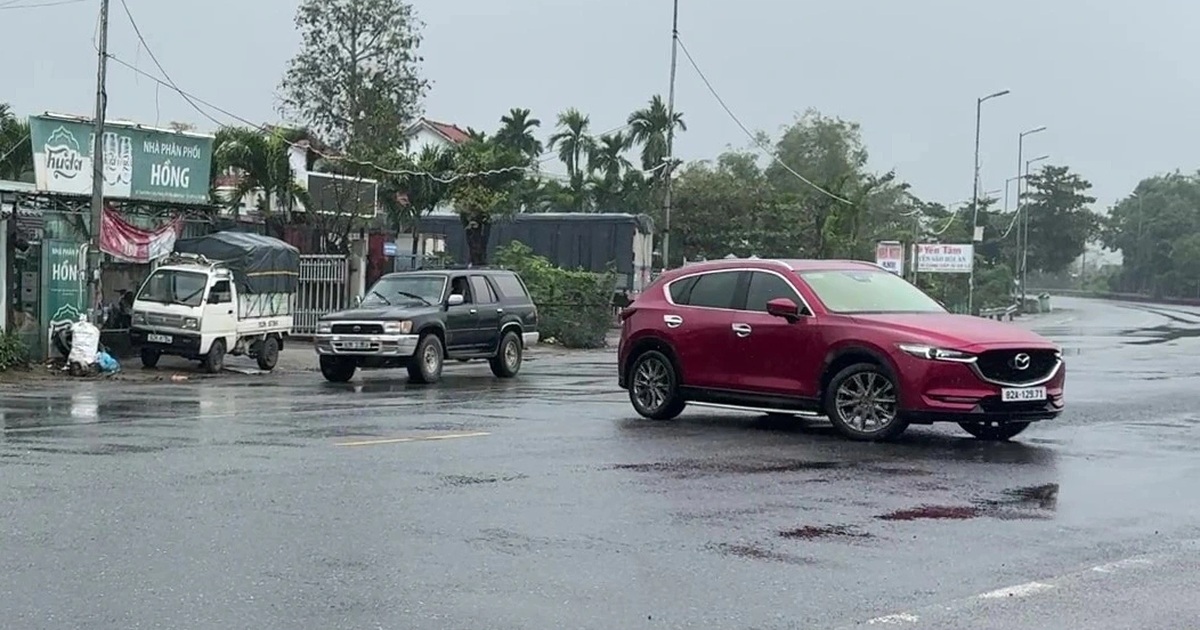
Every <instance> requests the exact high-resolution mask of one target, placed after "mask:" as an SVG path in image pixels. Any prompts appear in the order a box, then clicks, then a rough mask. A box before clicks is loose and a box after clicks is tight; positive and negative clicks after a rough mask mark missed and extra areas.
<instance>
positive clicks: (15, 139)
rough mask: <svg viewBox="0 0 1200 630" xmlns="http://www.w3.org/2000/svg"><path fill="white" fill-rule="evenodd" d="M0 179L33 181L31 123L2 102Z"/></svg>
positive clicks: (0, 106) (0, 109)
mask: <svg viewBox="0 0 1200 630" xmlns="http://www.w3.org/2000/svg"><path fill="white" fill-rule="evenodd" d="M0 179H8V180H13V181H33V144H32V143H31V142H30V140H29V123H27V122H25V121H23V120H21V119H19V118H17V117H16V116H15V115H14V114H13V113H12V109H10V108H9V106H8V105H7V104H6V103H0Z"/></svg>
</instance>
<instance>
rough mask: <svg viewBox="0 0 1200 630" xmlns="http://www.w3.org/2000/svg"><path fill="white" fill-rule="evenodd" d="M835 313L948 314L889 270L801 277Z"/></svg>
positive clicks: (816, 273) (837, 271)
mask: <svg viewBox="0 0 1200 630" xmlns="http://www.w3.org/2000/svg"><path fill="white" fill-rule="evenodd" d="M800 277H802V278H804V281H805V282H806V283H808V286H809V287H811V288H812V290H813V293H816V294H817V297H818V298H819V299H820V300H821V303H822V304H824V305H825V308H826V310H828V311H830V312H832V313H944V312H946V309H945V308H943V307H942V305H941V304H938V302H937V300H934V299H933V298H931V297H929V296H928V295H925V294H924V293H923V292H922V291H921V290H920V289H918V288H917V287H914V286H913V285H911V284H909V283H908V282H907V281H905V280H904V279H903V278H900V277H899V276H897V275H895V274H893V273H891V272H889V271H873V270H859V269H835V270H825V271H807V272H804V273H801V274H800Z"/></svg>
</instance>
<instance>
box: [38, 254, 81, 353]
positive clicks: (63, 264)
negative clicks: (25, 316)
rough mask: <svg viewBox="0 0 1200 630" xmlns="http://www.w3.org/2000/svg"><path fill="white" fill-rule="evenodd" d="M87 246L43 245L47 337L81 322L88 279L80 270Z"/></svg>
mask: <svg viewBox="0 0 1200 630" xmlns="http://www.w3.org/2000/svg"><path fill="white" fill-rule="evenodd" d="M85 247H86V246H85V245H81V244H79V243H75V242H72V241H59V240H48V241H44V242H43V243H42V277H44V278H45V287H46V293H45V299H44V300H42V305H43V307H42V313H43V317H44V318H45V320H46V322H45V323H46V324H47V326H46V328H45V329H44V330H46V332H47V335H50V334H53V332H54V331H55V330H58V329H59V328H62V327H64V326H70V325H71V323H72V322H76V321H79V315H80V313H85V312H86V309H87V304H86V300H85V298H86V297H87V291H86V289H85V287H86V286H87V278H86V277H85V275H86V274H85V272H84V271H83V270H82V269H81V268H80V262H81V261H82V260H83V256H84V253H85V252H86V249H84V248H85Z"/></svg>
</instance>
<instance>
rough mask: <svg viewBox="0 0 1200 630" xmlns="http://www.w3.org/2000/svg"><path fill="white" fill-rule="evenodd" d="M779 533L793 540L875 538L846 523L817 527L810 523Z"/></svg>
mask: <svg viewBox="0 0 1200 630" xmlns="http://www.w3.org/2000/svg"><path fill="white" fill-rule="evenodd" d="M779 535H780V536H782V537H784V538H788V539H792V540H816V539H818V538H874V536H873V535H872V534H868V533H866V532H860V531H857V530H855V529H854V528H852V527H847V526H845V525H825V526H823V527H816V526H812V525H808V526H805V527H798V528H796V529H789V530H786V531H782V532H779Z"/></svg>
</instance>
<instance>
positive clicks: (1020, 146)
mask: <svg viewBox="0 0 1200 630" xmlns="http://www.w3.org/2000/svg"><path fill="white" fill-rule="evenodd" d="M1045 130H1046V126H1045V125H1042V126H1040V127H1034V128H1033V129H1029V130H1027V131H1022V132H1021V133H1019V134H1017V217H1018V219H1019V220H1020V221H1021V225H1022V226H1023V225H1025V220H1024V218H1023V217H1024V215H1022V214H1021V183H1022V182H1021V180H1022V179H1023V178H1024V175H1022V174H1021V164H1022V163H1023V162H1022V160H1024V159H1025V155H1024V151H1025V136H1032V135H1033V134H1035V133H1041V132H1043V131H1045ZM1023 231H1024V229H1023V228H1022V229H1018V230H1017V251H1021V252H1024V251H1025V250H1024V249H1022V245H1021V243H1023V242H1024V241H1023V240H1022V239H1024V238H1025V236H1022V234H1021V233H1022V232H1023ZM1022 260H1024V259H1023V258H1022ZM1018 271H1021V270H1018ZM1021 308H1022V309H1024V308H1025V285H1024V283H1022V284H1021Z"/></svg>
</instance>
